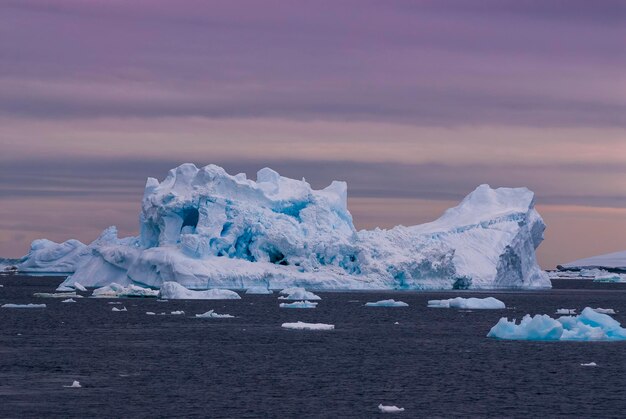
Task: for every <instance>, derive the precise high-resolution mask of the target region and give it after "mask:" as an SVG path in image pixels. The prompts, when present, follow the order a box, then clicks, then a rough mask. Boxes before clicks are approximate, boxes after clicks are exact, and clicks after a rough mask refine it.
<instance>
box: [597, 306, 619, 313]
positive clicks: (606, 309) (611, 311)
mask: <svg viewBox="0 0 626 419" xmlns="http://www.w3.org/2000/svg"><path fill="white" fill-rule="evenodd" d="M593 311H595V312H596V313H602V314H615V310H613V309H612V308H599V307H598V308H594V309H593Z"/></svg>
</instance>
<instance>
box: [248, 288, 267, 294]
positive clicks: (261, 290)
mask: <svg viewBox="0 0 626 419" xmlns="http://www.w3.org/2000/svg"><path fill="white" fill-rule="evenodd" d="M246 294H273V291H272V290H270V289H268V288H266V287H263V286H258V287H250V288H248V289H247V290H246Z"/></svg>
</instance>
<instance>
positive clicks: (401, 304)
mask: <svg viewBox="0 0 626 419" xmlns="http://www.w3.org/2000/svg"><path fill="white" fill-rule="evenodd" d="M365 306H367V307H408V306H409V305H408V304H407V303H405V302H404V301H396V300H394V299H391V300H380V301H376V302H374V303H365Z"/></svg>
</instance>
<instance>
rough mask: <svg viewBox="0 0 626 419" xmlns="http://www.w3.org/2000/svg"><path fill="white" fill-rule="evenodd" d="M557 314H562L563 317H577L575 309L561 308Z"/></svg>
mask: <svg viewBox="0 0 626 419" xmlns="http://www.w3.org/2000/svg"><path fill="white" fill-rule="evenodd" d="M556 314H561V315H570V314H572V315H575V314H576V309H575V308H559V309H557V310H556Z"/></svg>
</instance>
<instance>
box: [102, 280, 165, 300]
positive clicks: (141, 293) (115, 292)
mask: <svg viewBox="0 0 626 419" xmlns="http://www.w3.org/2000/svg"><path fill="white" fill-rule="evenodd" d="M158 294H159V291H158V290H153V289H150V288H144V287H139V286H137V285H133V284H130V285H128V286H123V285H120V284H116V283H112V284H111V285H106V286H104V287H101V288H96V289H95V290H93V292H92V293H91V296H92V297H94V298H119V297H151V298H154V297H156V296H157V295H158Z"/></svg>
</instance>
